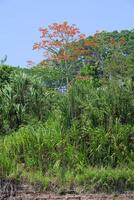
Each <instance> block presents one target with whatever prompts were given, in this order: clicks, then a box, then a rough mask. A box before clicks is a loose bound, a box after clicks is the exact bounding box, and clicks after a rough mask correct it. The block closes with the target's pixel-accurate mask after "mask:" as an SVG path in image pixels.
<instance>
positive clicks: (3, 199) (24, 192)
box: [0, 184, 134, 200]
mask: <svg viewBox="0 0 134 200" xmlns="http://www.w3.org/2000/svg"><path fill="white" fill-rule="evenodd" d="M12 190H13V187H10V185H8V187H7V188H5V191H2V190H1V192H0V200H134V191H133V192H125V193H122V194H120V193H111V194H106V193H81V194H75V193H74V194H68V193H66V194H63V195H61V194H55V193H52V192H44V193H43V192H39V191H36V190H35V189H34V188H33V186H31V185H27V184H23V185H21V186H19V187H18V188H17V190H16V191H14V190H13V191H12Z"/></svg>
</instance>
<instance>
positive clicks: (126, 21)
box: [0, 0, 134, 66]
mask: <svg viewBox="0 0 134 200" xmlns="http://www.w3.org/2000/svg"><path fill="white" fill-rule="evenodd" d="M63 21H68V22H69V23H70V24H76V25H77V26H78V27H79V28H80V30H81V32H82V33H85V34H86V35H91V34H93V33H95V32H96V30H99V31H101V30H106V31H112V30H122V29H133V28H134V0H0V59H1V58H2V57H3V56H4V55H5V54H7V56H8V59H7V64H10V65H14V66H25V65H26V61H27V60H29V59H32V60H33V61H35V62H36V63H38V62H39V61H41V59H42V53H41V52H37V51H33V50H32V45H33V43H34V42H36V41H38V40H39V37H40V35H39V32H38V28H39V27H45V26H47V25H48V24H51V23H53V22H63Z"/></svg>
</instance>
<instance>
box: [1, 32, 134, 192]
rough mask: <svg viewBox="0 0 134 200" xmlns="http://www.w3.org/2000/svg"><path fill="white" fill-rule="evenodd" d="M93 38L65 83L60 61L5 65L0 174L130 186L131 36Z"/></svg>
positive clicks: (133, 152) (133, 134)
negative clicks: (14, 65) (28, 66)
mask: <svg viewBox="0 0 134 200" xmlns="http://www.w3.org/2000/svg"><path fill="white" fill-rule="evenodd" d="M93 38H94V40H95V41H96V44H97V45H96V46H91V45H90V46H86V47H84V48H87V49H86V51H87V50H88V51H89V53H88V55H87V54H86V55H84V57H83V58H82V59H80V60H79V62H77V67H75V66H74V70H73V72H72V71H70V75H69V76H68V77H69V80H68V81H69V83H68V84H67V85H66V74H65V73H64V70H62V69H61V67H59V66H58V65H57V64H55V62H54V63H51V64H50V63H47V62H46V63H44V62H42V63H40V64H39V65H38V66H35V67H33V68H31V69H21V68H13V67H10V66H5V65H1V66H0V135H1V137H0V175H1V176H5V175H6V176H9V177H10V176H15V177H19V178H20V177H23V176H29V179H30V180H32V181H40V182H41V183H42V184H44V185H45V186H46V187H49V186H50V185H51V187H52V185H53V184H52V183H53V182H54V184H57V185H58V184H59V185H60V183H61V182H62V185H64V184H63V181H65V182H66V181H67V180H68V182H69V183H68V184H70V185H72V184H76V185H77V184H83V182H84V180H85V185H86V189H89V188H90V187H91V185H92V187H94V188H95V189H99V188H100V189H103V190H107V189H108V190H109V188H110V186H109V185H111V188H112V189H117V188H116V186H117V187H118V185H119V184H120V183H121V184H122V188H123V189H133V181H134V174H133V172H132V170H133V167H134V57H133V56H134V45H133V44H134V31H133V30H132V31H127V30H126V31H121V32H120V33H119V32H117V31H114V32H111V33H107V32H101V33H96V34H95V35H94V36H92V37H89V38H88V39H86V42H87V40H89V43H90V44H91V40H92V39H93ZM77 42H78V41H77ZM60 65H61V63H60ZM78 69H79V70H78ZM63 87H65V88H64V89H66V88H67V91H63V90H62V89H63ZM106 169H107V171H105V170H106ZM114 170H115V171H114ZM116 170H117V171H116ZM97 173H98V174H97ZM107 173H108V174H107ZM28 174H29V175H28ZM30 174H31V175H30ZM109 174H110V175H109ZM44 175H45V178H44ZM110 178H111V179H110ZM55 179H56V180H55ZM60 180H61V182H60ZM55 182H56V183H55ZM88 184H89V185H88ZM115 185H116V186H115ZM104 186H105V187H104ZM70 187H71V186H70ZM92 187H91V188H90V189H92ZM104 188H105V189H104Z"/></svg>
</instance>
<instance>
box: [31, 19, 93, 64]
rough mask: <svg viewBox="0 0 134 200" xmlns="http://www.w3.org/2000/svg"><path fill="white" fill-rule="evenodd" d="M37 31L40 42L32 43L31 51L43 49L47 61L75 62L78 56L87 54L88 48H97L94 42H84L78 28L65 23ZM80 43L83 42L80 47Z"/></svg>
mask: <svg viewBox="0 0 134 200" xmlns="http://www.w3.org/2000/svg"><path fill="white" fill-rule="evenodd" d="M39 31H40V32H41V41H40V42H39V43H34V45H33V50H39V49H44V50H45V52H46V53H45V54H44V55H45V56H46V58H47V59H48V58H49V59H52V60H56V61H59V62H60V61H62V60H69V61H72V60H76V59H78V57H79V56H83V55H86V54H87V52H88V49H87V47H88V46H91V47H96V46H97V45H96V43H95V40H93V41H91V40H90V41H89V40H85V35H84V34H81V33H80V30H79V28H77V27H76V26H75V25H74V24H73V25H69V24H68V23H67V22H63V23H59V24H58V23H53V24H52V25H49V26H48V28H40V29H39ZM80 41H84V45H83V43H82V45H80Z"/></svg>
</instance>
